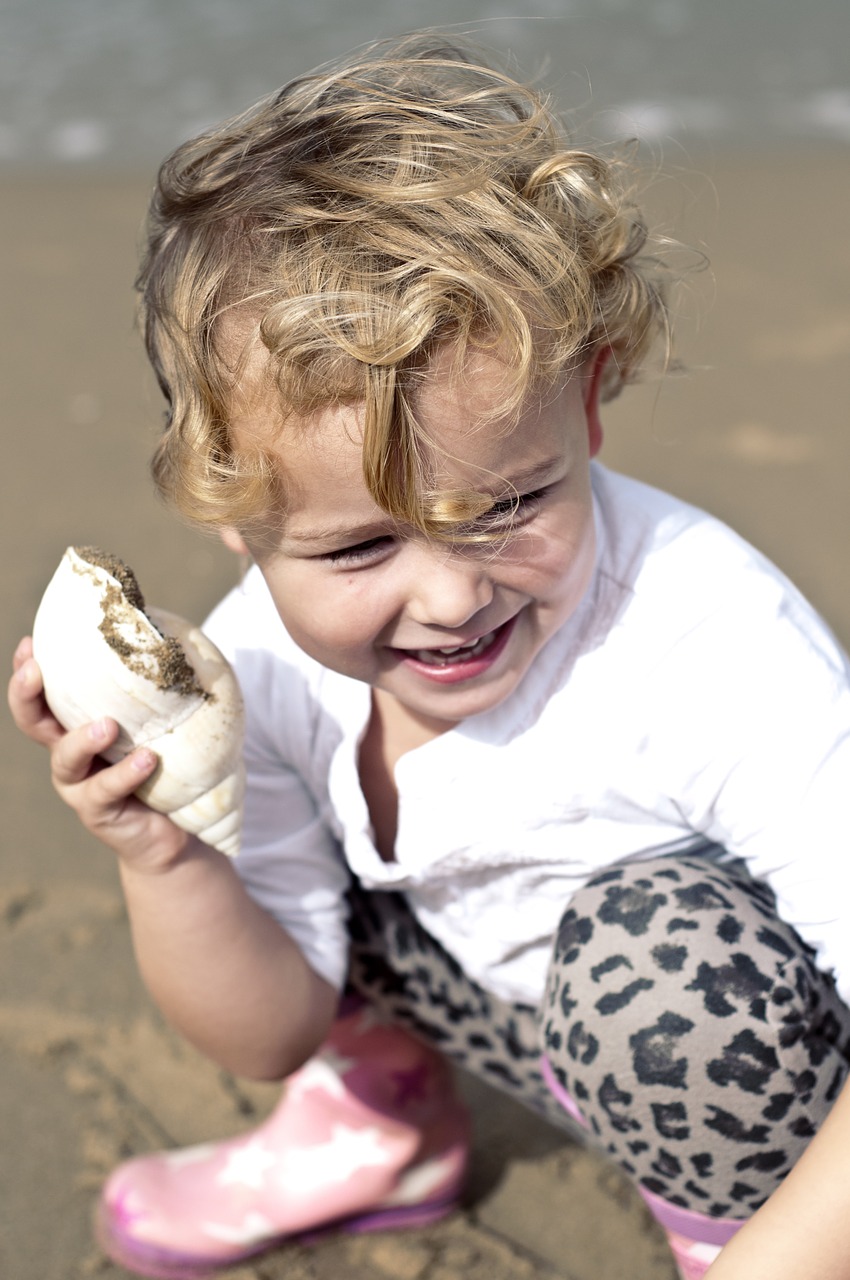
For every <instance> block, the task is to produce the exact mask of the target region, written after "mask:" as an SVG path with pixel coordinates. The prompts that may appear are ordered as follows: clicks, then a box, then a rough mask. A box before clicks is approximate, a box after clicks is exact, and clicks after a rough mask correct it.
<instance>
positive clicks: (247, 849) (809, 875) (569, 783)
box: [206, 464, 850, 1004]
mask: <svg viewBox="0 0 850 1280" xmlns="http://www.w3.org/2000/svg"><path fill="white" fill-rule="evenodd" d="M593 487H594V497H595V509H596V520H597V535H598V552H597V563H596V570H595V573H594V576H593V579H592V582H591V585H590V587H589V588H588V591H587V593H586V595H585V597H584V599H583V601H582V603H581V605H580V606H579V608H578V610H577V611H576V613H575V614H574V615H573V617H572V618H571V619H570V620H569V621H568V622H567V623H566V624H565V626H564V627H563V628H562V629H561V630H560V631H559V632H558V633H557V634H556V635H555V636H554V637H553V638H552V639H551V640H550V641H549V642H548V644H547V645H546V646H545V647H544V649H543V650H542V651H541V653H540V654H539V656H538V658H537V659H536V661H535V662H534V664H533V666H532V668H531V669H530V670H529V672H528V673H527V674H526V676H525V677H524V679H523V680H522V682H521V683H520V685H519V686H518V687H517V689H516V690H515V691H514V692H513V693H512V694H511V696H510V697H509V698H508V699H507V700H506V701H505V702H503V703H502V704H501V705H500V706H498V707H497V708H495V709H494V710H492V711H488V712H485V713H484V714H482V715H478V716H474V717H472V718H470V719H469V720H466V721H464V722H463V723H462V724H460V725H459V726H458V727H457V728H455V729H453V730H451V731H450V732H448V733H446V734H444V735H442V736H441V737H439V738H435V739H434V740H433V741H431V742H429V743H427V744H426V745H425V746H423V747H420V748H418V749H417V750H415V751H412V752H410V753H409V754H407V755H405V756H403V757H402V759H401V760H400V761H399V762H398V764H397V766H396V782H397V785H398V791H399V825H398V838H397V842H396V861H395V862H393V863H386V862H383V861H382V860H381V858H380V857H379V855H378V853H377V851H376V850H375V848H374V845H373V843H372V839H371V833H370V823H369V815H368V811H367V807H366V802H365V800H364V797H363V794H362V791H361V789H360V785H359V780H358V773H357V750H358V744H359V742H360V740H361V738H362V735H363V733H364V731H365V728H366V725H367V721H368V717H369V710H370V691H369V688H368V686H366V685H365V684H362V683H359V682H357V681H354V680H352V679H350V678H349V677H346V676H342V675H339V674H337V673H335V672H331V671H328V670H326V669H324V668H323V667H321V666H319V664H317V663H316V662H314V661H313V660H312V659H310V658H308V657H307V656H306V655H305V654H303V653H302V652H301V651H300V650H299V649H298V648H297V647H296V645H295V644H294V642H293V641H292V640H291V639H290V638H289V636H288V635H287V633H286V632H285V630H284V628H283V625H282V624H281V622H280V619H279V618H278V615H277V613H276V611H275V608H274V606H273V604H272V602H271V599H270V597H269V595H268V592H267V590H266V587H265V584H264V582H263V580H262V578H261V576H260V574H259V572H258V571H257V570H256V569H252V570H251V572H250V573H249V574H248V575H247V577H246V579H245V582H244V583H243V585H242V586H241V587H239V588H238V589H236V590H235V591H233V592H231V593H230V595H228V596H227V598H226V599H225V600H224V601H223V602H222V604H221V605H219V607H218V608H217V609H216V610H215V611H214V613H213V614H212V616H211V618H210V619H209V621H208V623H207V626H206V630H207V631H208V633H209V634H210V636H211V637H212V638H213V639H214V640H215V642H216V643H217V644H218V645H219V646H220V648H221V649H222V650H223V651H224V652H225V653H226V654H227V655H228V657H229V658H230V659H231V661H232V662H233V663H234V665H235V667H236V670H237V672H238V675H239V679H240V682H241V684H242V689H243V692H244V695H245V701H246V705H247V713H248V731H247V744H246V759H247V766H248V774H249V787H248V800H247V811H246V818H245V827H244V835H243V852H242V853H241V855H240V857H239V859H238V860H237V869H238V870H239V872H240V874H241V875H242V876H243V878H244V880H245V883H246V885H247V887H248V889H249V891H250V892H251V894H252V895H253V896H254V897H256V898H257V899H258V900H259V901H260V902H261V903H262V904H263V905H264V906H265V907H266V908H267V909H268V910H269V911H270V913H271V914H272V915H273V916H275V917H276V918H277V919H278V920H279V921H280V922H281V924H282V925H283V926H284V927H285V928H286V929H287V930H288V931H289V933H290V934H291V935H292V936H293V937H294V938H295V939H296V941H297V942H298V944H299V945H300V946H301V948H302V950H303V952H304V954H305V956H306V957H307V959H308V960H309V962H310V964H311V965H312V966H313V967H314V968H315V969H316V971H317V972H319V973H320V974H322V975H323V976H324V977H326V978H328V979H329V980H330V981H332V982H333V983H336V984H340V983H341V982H342V981H343V978H344V973H345V967H346V955H347V934H346V923H345V922H346V913H345V902H344V893H345V888H346V885H347V883H348V872H347V867H350V868H351V870H353V872H354V873H355V874H356V875H357V877H358V878H359V879H360V881H361V883H362V884H363V885H364V886H365V887H366V888H374V889H389V890H401V891H403V892H404V893H405V895H406V896H407V899H408V901H409V903H410V906H411V908H412V910H413V912H414V913H415V915H416V916H417V917H418V919H419V920H420V921H421V923H422V925H423V926H424V927H425V928H426V929H427V930H428V931H429V932H430V933H431V934H432V935H433V936H434V937H436V938H437V939H439V941H440V942H441V943H442V944H443V946H444V947H445V948H446V950H447V951H448V952H449V953H450V954H451V955H453V956H454V957H455V959H456V960H457V961H458V963H459V964H460V965H461V967H462V968H463V969H464V970H465V971H466V972H467V973H468V974H469V975H470V977H472V978H473V979H474V980H476V981H477V982H478V983H480V984H481V985H482V986H484V987H485V988H487V989H488V990H491V991H493V992H494V993H496V994H497V995H499V996H501V997H503V998H505V999H509V1000H514V1001H523V1002H527V1003H532V1004H536V1003H538V1002H539V1000H540V998H541V996H542V993H543V988H544V982H545V974H546V966H547V961H548V957H549V952H550V948H551V942H552V938H553V935H554V933H555V930H556V929H557V925H558V921H559V919H560V917H561V915H562V913H563V911H564V910H565V909H566V906H567V904H568V903H569V900H570V897H571V895H572V894H573V893H574V892H575V890H576V889H577V888H579V887H580V886H581V885H582V884H583V883H584V882H585V881H586V880H587V879H588V877H589V876H590V875H592V874H593V873H594V872H596V871H597V870H599V869H600V868H603V867H605V866H607V865H609V864H610V863H612V862H614V861H616V860H618V859H621V858H627V857H635V858H639V857H646V856H652V855H654V854H657V853H659V852H669V851H674V850H677V849H684V848H687V847H689V846H692V845H694V844H696V843H698V842H702V841H704V840H709V841H714V842H716V843H718V844H720V845H722V846H723V847H724V848H725V849H726V850H728V851H729V853H730V854H731V855H735V856H739V857H742V858H744V859H746V861H747V863H748V865H749V867H750V870H751V872H752V874H753V875H754V876H757V877H761V878H764V879H766V880H767V881H768V882H769V883H770V884H771V886H772V887H773V889H774V891H775V893H776V895H777V900H778V904H779V911H780V914H781V916H782V917H783V918H784V919H785V920H786V921H787V922H788V923H789V924H791V925H793V926H794V927H795V928H796V929H797V930H798V931H799V933H800V934H801V936H802V937H803V938H804V939H805V940H806V941H808V942H809V943H811V944H812V945H813V946H814V947H815V948H816V949H817V952H818V958H819V963H820V965H821V967H822V968H824V969H830V968H832V969H834V970H835V973H836V977H837V979H838V983H839V989H840V990H841V992H842V993H843V995H844V998H845V999H850V927H848V926H850V870H848V869H850V812H848V804H849V803H850V667H848V660H847V658H846V656H845V655H844V653H843V652H842V650H841V649H840V647H839V646H838V644H837V643H836V641H835V639H834V638H833V636H832V635H831V633H830V632H829V630H828V628H827V627H826V626H825V624H824V623H823V622H822V620H821V619H820V618H819V617H818V616H817V614H816V613H815V612H814V610H813V609H812V608H811V607H810V606H809V605H808V604H807V603H806V601H805V600H804V599H803V598H802V597H801V596H800V594H799V593H798V592H797V591H796V590H795V588H794V587H793V586H792V585H791V584H790V583H789V582H788V581H787V579H786V578H784V577H783V575H782V574H781V573H780V572H779V571H778V570H777V569H776V568H775V567H774V566H773V565H771V564H770V563H769V562H768V561H767V560H765V559H764V557H763V556H761V555H760V554H759V553H758V552H756V551H754V550H753V549H752V548H751V547H750V546H748V545H747V544H746V543H745V542H743V541H742V540H741V539H740V538H739V537H738V536H737V535H736V534H734V533H733V532H732V531H731V530H729V529H728V528H726V526H724V525H722V524H721V523H719V522H718V521H717V520H714V519H713V518H711V517H710V516H708V515H705V514H704V513H703V512H701V511H698V510H696V509H695V508H693V507H689V506H687V505H686V504H684V503H682V502H679V501H678V500H676V499H674V498H672V497H669V496H668V495H666V494H663V493H660V492H658V491H657V490H654V489H650V488H648V487H647V486H645V485H642V484H639V483H638V482H636V481H634V480H629V479H626V478H624V477H622V476H618V475H615V474H613V473H611V472H609V471H607V470H605V469H604V468H602V467H600V466H598V465H597V464H594V466H593Z"/></svg>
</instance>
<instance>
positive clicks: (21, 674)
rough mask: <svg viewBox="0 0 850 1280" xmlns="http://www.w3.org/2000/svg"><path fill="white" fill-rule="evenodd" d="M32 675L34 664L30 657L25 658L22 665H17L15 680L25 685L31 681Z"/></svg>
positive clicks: (33, 673)
mask: <svg viewBox="0 0 850 1280" xmlns="http://www.w3.org/2000/svg"><path fill="white" fill-rule="evenodd" d="M34 675H35V664H34V663H33V661H32V659H31V658H27V660H26V662H25V663H24V665H23V666H22V667H18V669H17V671H16V672H15V680H16V681H17V683H18V684H20V685H23V686H24V687H26V686H27V685H28V684H30V683H31V682H32V679H33V676H34Z"/></svg>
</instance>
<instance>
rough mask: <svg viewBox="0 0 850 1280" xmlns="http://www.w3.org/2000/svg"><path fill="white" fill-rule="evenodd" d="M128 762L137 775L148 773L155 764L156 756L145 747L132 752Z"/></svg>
mask: <svg viewBox="0 0 850 1280" xmlns="http://www.w3.org/2000/svg"><path fill="white" fill-rule="evenodd" d="M130 762H131V764H132V766H133V768H134V769H137V770H138V771H139V773H148V772H149V771H150V769H151V768H152V766H153V765H155V764H156V756H155V755H154V753H153V752H152V751H149V750H148V749H147V747H141V748H140V749H139V750H138V751H134V752H133V754H132V756H131V757H130Z"/></svg>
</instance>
